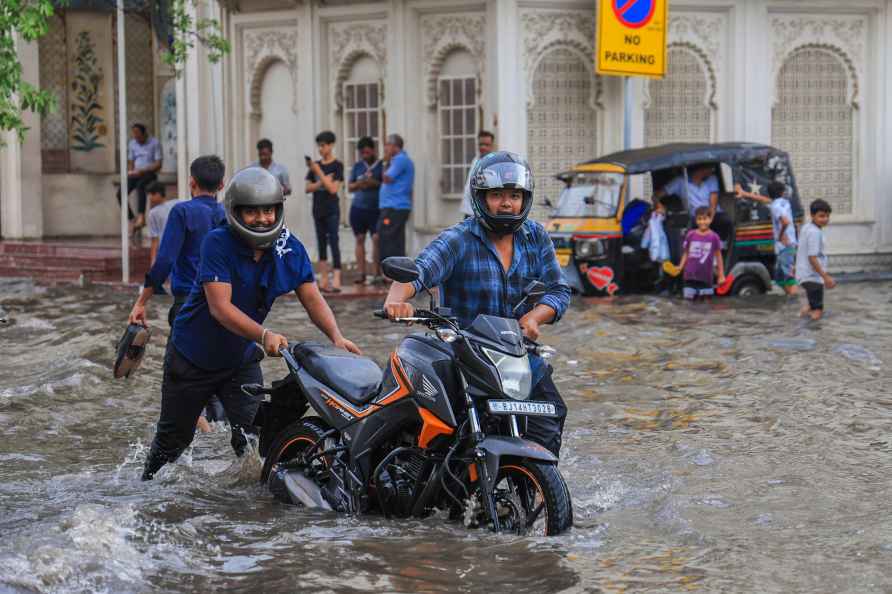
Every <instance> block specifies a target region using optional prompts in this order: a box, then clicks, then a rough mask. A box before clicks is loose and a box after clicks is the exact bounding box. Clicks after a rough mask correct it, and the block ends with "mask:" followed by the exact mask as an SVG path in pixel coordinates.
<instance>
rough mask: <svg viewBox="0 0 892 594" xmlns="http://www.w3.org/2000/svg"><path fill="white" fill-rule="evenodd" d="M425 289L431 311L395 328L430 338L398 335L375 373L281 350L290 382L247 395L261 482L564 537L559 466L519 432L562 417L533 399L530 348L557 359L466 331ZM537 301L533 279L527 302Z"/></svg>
mask: <svg viewBox="0 0 892 594" xmlns="http://www.w3.org/2000/svg"><path fill="white" fill-rule="evenodd" d="M383 266H384V272H385V274H387V276H388V277H390V278H392V279H394V280H397V281H399V282H412V281H415V280H416V279H417V278H418V270H417V268H416V266H415V262H414V261H413V260H412V259H410V258H388V259H387V260H385V261H384V263H383ZM426 290H427V289H426ZM427 292H428V294H429V295H430V297H431V304H430V309H428V310H417V311H416V315H415V316H414V317H412V318H403V319H397V320H394V321H395V322H401V323H414V324H419V325H424V326H426V327H427V328H428V330H429V331H428V332H424V333H422V332H417V333H412V334H409V335H408V336H406V337H405V338H403V340H402V341H401V342H400V344H399V345H398V347H397V349H396V351H395V352H393V353H392V354H391V355H390V358H389V361H388V365H387V368H386V369H385V370H384V372H383V373H382V371H381V370H380V369H379V368H378V366H377V365H376V364H375V363H374V362H373V361H372V360H371V359H368V358H365V357H360V356H356V355H353V354H351V353H347V352H346V351H343V350H340V349H335V348H334V347H331V346H323V345H319V344H314V343H298V344H295V345H289V347H288V348H287V349H285V348H283V349H282V350H281V351H280V353H281V355H282V356H283V358H284V360H285V363H286V364H287V366H288V369H289V375H288V376H287V377H286V378H284V379H283V380H281V381H278V382H274V383H273V385H272V387H271V388H264V387H263V386H260V385H245V386H243V387H242V388H243V390H244V391H245V392H246V393H248V394H252V395H268V396H269V399H268V400H266V401H264V402H262V403H261V407H260V412H259V413H258V419H257V421H255V422H256V423H257V424H259V425H260V426H261V431H260V444H259V448H260V453H261V455H262V456H264V457H265V462H264V465H263V469H262V472H261V481H262V482H264V483H266V484H267V486H268V488H269V490H270V491H271V492H272V494H273V495H274V496H275V497H276V499H278V500H280V501H283V502H285V503H291V504H298V505H303V506H306V507H307V508H318V509H322V510H333V511H337V512H342V513H349V514H358V513H369V512H380V513H383V514H384V515H385V516H386V517H389V518H409V517H416V518H420V517H425V516H428V515H430V514H431V513H434V512H435V511H437V510H442V511H444V512H447V513H448V514H449V517H450V519H452V520H460V521H461V522H462V523H463V524H464V526H466V527H467V528H481V527H483V528H489V529H490V530H493V531H495V532H510V533H517V534H538V535H548V536H551V535H557V534H560V533H562V532H565V531H566V530H568V529H569V528H570V527H571V526H572V523H573V511H572V502H571V499H570V493H569V490H568V489H567V485H566V482H565V481H564V478H563V477H562V476H561V473H560V471H559V470H558V467H557V462H558V460H557V458H556V457H555V456H554V455H553V454H552V453H551V452H550V451H549V450H547V449H546V448H544V447H542V446H541V445H539V444H537V443H535V442H532V441H529V440H526V439H523V438H522V437H521V433H520V426H521V424H522V422H523V419H524V418H525V417H528V416H533V415H542V416H552V417H554V416H556V415H555V407H554V404H553V403H550V402H534V401H530V400H528V398H529V395H530V391H531V388H532V386H531V383H532V381H531V380H532V374H531V372H530V363H529V353H537V354H539V355H543V356H546V357H548V356H550V355H552V354H553V353H554V350H553V349H551V348H550V347H547V346H542V345H539V344H537V343H535V342H531V341H526V340H525V339H524V338H523V335H522V333H521V328H520V325H519V324H518V322H517V320H514V319H509V318H499V317H494V316H488V315H479V316H477V318H476V319H475V320H474V322H473V323H472V324H471V325H470V326H469V327H468V328H465V329H462V328H460V327H459V325H458V323H457V322H456V320H455V319H454V318H453V317H452V316H451V312H450V311H449V310H448V309H447V308H443V307H438V306H437V304H436V300H435V295H434V294H433V293H432V292H431V291H429V290H428V291H427ZM543 293H544V285H542V283H540V282H538V281H533V282H532V283H531V284H530V286H529V287H527V290H526V291H525V295H524V297H523V299H524V300H526V301H529V302H534V301H533V300H534V299H537V298H538V297H539V296H541V295H542V294H543ZM522 303H523V302H522ZM522 303H521V304H522ZM521 304H518V307H519V306H520V305H521ZM375 315H376V316H377V317H381V318H385V319H386V314H385V313H384V312H383V311H377V312H375ZM309 408H312V411H313V413H314V415H313V416H306V417H305V416H304V414H305V413H306V412H307V410H308V409H309Z"/></svg>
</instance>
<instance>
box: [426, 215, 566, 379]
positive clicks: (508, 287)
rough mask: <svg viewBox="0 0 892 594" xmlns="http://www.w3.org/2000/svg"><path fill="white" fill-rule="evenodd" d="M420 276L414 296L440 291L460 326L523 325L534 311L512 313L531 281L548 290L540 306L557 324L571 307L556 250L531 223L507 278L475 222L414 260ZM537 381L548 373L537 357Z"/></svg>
mask: <svg viewBox="0 0 892 594" xmlns="http://www.w3.org/2000/svg"><path fill="white" fill-rule="evenodd" d="M415 262H416V263H417V265H418V268H419V271H420V273H421V274H420V277H419V280H418V281H415V283H414V284H415V291H416V292H418V291H421V290H422V283H423V284H424V286H426V287H440V299H441V301H442V304H443V305H444V306H445V307H449V308H451V309H452V314H453V315H454V316H456V317H457V318H458V320H459V324H461V325H462V326H468V325H469V324H471V322H473V321H474V318H476V317H477V315H478V314H489V315H493V316H499V317H503V318H517V319H520V318H522V317H523V316H524V315H526V314H527V313H528V312H529V311H530V310H531V309H532V308H533V305H531V304H524V305H523V306H522V307H521V308H520V309H519V310H518V311H517V313H516V314H513V313H512V311H511V310H512V309H514V306H516V305H517V304H518V303H519V302H520V300H521V298H522V295H523V290H524V288H525V287H526V286H527V285H528V284H530V281H534V280H538V281H541V282H542V283H544V284H545V287H546V293H545V295H544V296H543V297H542V298H541V299H540V300H539V303H540V304H543V305H547V306H548V307H550V308H551V309H553V310H554V312H555V317H554V320H552V323H554V322H557V321H558V320H559V319H560V318H561V316H562V315H563V314H564V312H565V311H566V310H567V307H568V306H569V305H570V287H569V285H567V283H566V281H565V280H564V277H563V275H562V273H561V267H560V265H558V261H557V256H556V255H555V253H554V245H553V244H552V242H551V238H550V237H548V233H546V231H545V229H544V228H543V227H542V225H540V224H539V223H537V222H535V221H530V220H527V221H525V222H524V224H523V226H522V227H521V228H520V229H519V230H518V231H516V232H515V233H514V255H513V257H512V260H511V266H510V267H509V269H508V272H505V269H504V267H503V266H502V262H501V260H500V259H499V254H498V251H497V250H496V248H495V245H493V243H492V241H491V240H490V239H489V237H488V236H487V235H486V231H485V230H484V229H483V228H482V227H481V226H480V224H479V223H478V222H477V221H476V219H473V218H469V219H466V220H464V221H462V222H461V223H458V224H457V225H454V226H453V227H450V228H449V229H446V230H445V231H443V232H442V233H440V235H439V236H438V237H437V238H436V239H434V240H433V241H432V242H431V243H430V245H428V246H427V247H426V248H424V250H423V251H422V252H421V254H419V255H418V258H416V259H415ZM535 359H537V361H531V363H533V375H534V377H533V381H534V384H535V383H537V382H538V380H539V379H541V377H542V373H543V372H544V365H542V361H541V360H540V359H539V358H538V357H535Z"/></svg>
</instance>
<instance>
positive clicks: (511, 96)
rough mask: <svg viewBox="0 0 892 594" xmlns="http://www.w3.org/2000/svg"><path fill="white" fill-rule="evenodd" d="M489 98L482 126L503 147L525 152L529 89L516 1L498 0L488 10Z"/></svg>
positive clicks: (487, 88)
mask: <svg viewBox="0 0 892 594" xmlns="http://www.w3.org/2000/svg"><path fill="white" fill-rule="evenodd" d="M486 30H487V44H486V62H487V64H486V82H485V86H486V92H487V96H486V101H485V104H486V105H488V106H489V107H490V109H488V110H487V111H486V112H485V116H486V117H485V118H484V121H483V123H482V124H483V128H484V129H489V130H492V132H493V133H494V134H495V135H496V146H497V147H498V148H499V149H502V150H508V151H514V152H517V153H521V154H523V155H526V152H527V121H526V110H527V108H526V89H525V85H524V81H525V80H526V78H525V75H524V73H523V64H522V63H521V56H522V55H523V52H522V47H521V35H520V14H519V11H518V8H517V0H495V1H494V2H490V3H489V4H487V12H486Z"/></svg>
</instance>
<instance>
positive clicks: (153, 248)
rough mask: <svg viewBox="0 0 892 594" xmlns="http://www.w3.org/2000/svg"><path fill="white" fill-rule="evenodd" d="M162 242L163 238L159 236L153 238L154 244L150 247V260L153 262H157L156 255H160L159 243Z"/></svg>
mask: <svg viewBox="0 0 892 594" xmlns="http://www.w3.org/2000/svg"><path fill="white" fill-rule="evenodd" d="M159 243H161V240H160V239H158V238H157V237H153V238H152V245H151V247H149V262H151V263H152V264H154V263H155V257H156V256H157V255H158V244H159Z"/></svg>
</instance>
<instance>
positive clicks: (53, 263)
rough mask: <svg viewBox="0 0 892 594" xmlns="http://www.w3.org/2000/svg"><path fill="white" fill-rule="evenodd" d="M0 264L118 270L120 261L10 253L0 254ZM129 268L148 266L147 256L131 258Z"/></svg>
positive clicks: (26, 266) (27, 266)
mask: <svg viewBox="0 0 892 594" xmlns="http://www.w3.org/2000/svg"><path fill="white" fill-rule="evenodd" d="M0 265H3V266H21V267H22V268H25V269H27V268H30V267H35V266H36V267H52V268H61V269H74V270H115V269H117V270H120V269H121V261H120V259H118V258H74V257H67V256H66V257H53V256H36V255H31V254H29V255H20V254H19V255H10V254H0ZM130 266H131V268H135V267H140V268H148V267H149V259H148V258H131V259H130Z"/></svg>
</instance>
